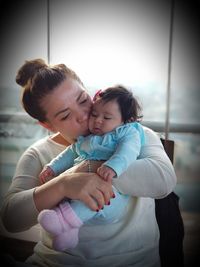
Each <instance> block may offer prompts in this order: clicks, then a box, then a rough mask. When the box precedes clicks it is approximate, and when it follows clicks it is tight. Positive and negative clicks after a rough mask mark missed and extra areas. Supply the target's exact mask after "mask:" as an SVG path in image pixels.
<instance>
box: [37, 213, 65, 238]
mask: <svg viewBox="0 0 200 267" xmlns="http://www.w3.org/2000/svg"><path fill="white" fill-rule="evenodd" d="M38 222H39V223H40V225H41V226H42V227H43V228H44V229H45V230H46V231H47V232H49V233H50V234H53V235H59V234H60V233H62V232H63V231H67V230H69V225H68V223H66V222H65V221H63V217H62V216H61V214H60V212H59V210H58V209H52V210H43V211H41V212H40V214H39V216H38Z"/></svg>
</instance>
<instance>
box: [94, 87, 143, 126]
mask: <svg viewBox="0 0 200 267" xmlns="http://www.w3.org/2000/svg"><path fill="white" fill-rule="evenodd" d="M98 99H100V100H103V101H104V102H105V103H107V102H109V101H112V100H116V101H117V103H118V105H119V108H120V111H121V115H122V119H123V121H124V123H127V122H131V121H140V120H141V118H142V117H143V116H142V115H141V110H142V108H141V106H140V104H139V103H138V101H137V99H136V98H135V97H134V96H133V93H132V92H131V91H130V90H128V89H127V88H125V87H124V86H122V85H117V86H114V87H109V88H107V89H105V90H103V91H100V92H99V93H98V94H97V95H96V96H95V98H94V101H95V100H98Z"/></svg>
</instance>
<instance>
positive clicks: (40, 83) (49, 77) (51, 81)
mask: <svg viewBox="0 0 200 267" xmlns="http://www.w3.org/2000/svg"><path fill="white" fill-rule="evenodd" d="M68 77H69V78H72V79H74V80H76V81H78V82H79V83H80V84H81V85H83V83H82V81H81V80H80V78H79V77H78V76H77V75H76V73H75V72H74V71H72V70H71V69H69V68H68V67H67V66H65V65H64V64H58V65H48V64H46V63H45V61H44V60H43V59H34V60H29V61H25V63H24V64H23V65H22V66H21V67H20V69H19V70H18V72H17V75H16V83H17V84H19V85H21V86H22V88H23V92H22V99H21V100H22V105H23V107H24V109H25V110H26V112H27V113H28V114H29V115H30V116H31V117H33V118H35V119H37V120H39V121H41V122H45V121H46V113H45V110H44V109H43V108H42V105H41V100H42V99H43V98H44V97H45V96H46V95H48V94H50V93H51V92H52V91H53V90H54V89H55V87H57V86H58V85H60V84H61V83H62V82H63V81H64V80H65V79H67V78H68Z"/></svg>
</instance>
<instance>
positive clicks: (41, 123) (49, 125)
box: [38, 121, 55, 132]
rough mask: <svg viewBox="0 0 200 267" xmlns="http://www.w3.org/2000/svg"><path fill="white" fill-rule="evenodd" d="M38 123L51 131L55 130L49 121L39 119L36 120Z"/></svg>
mask: <svg viewBox="0 0 200 267" xmlns="http://www.w3.org/2000/svg"><path fill="white" fill-rule="evenodd" d="M38 124H40V125H41V126H42V127H44V128H46V129H47V130H49V131H51V132H55V131H54V129H53V127H52V126H51V124H50V123H48V122H41V121H38Z"/></svg>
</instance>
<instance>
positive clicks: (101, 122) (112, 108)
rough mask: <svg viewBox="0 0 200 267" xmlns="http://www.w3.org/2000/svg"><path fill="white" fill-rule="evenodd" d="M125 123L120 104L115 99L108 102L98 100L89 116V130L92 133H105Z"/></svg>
mask: <svg viewBox="0 0 200 267" xmlns="http://www.w3.org/2000/svg"><path fill="white" fill-rule="evenodd" d="M121 124H123V121H122V116H121V111H120V109H119V105H118V103H117V102H116V101H115V100H112V101H109V102H107V103H105V102H103V101H102V100H97V101H96V102H95V103H94V104H93V107H92V111H91V114H90V117H89V130H90V132H91V133H92V134H96V135H103V134H105V133H107V132H111V131H112V130H114V129H115V128H116V127H118V126H120V125H121Z"/></svg>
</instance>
